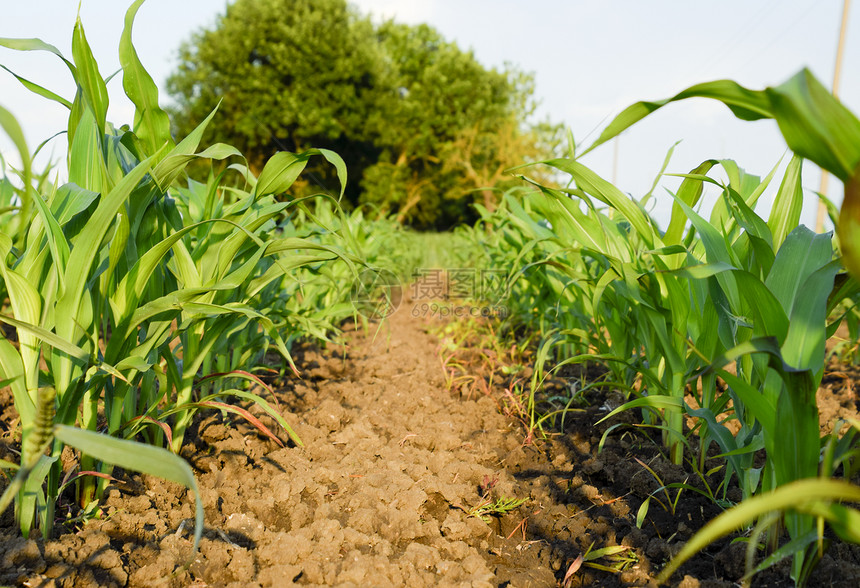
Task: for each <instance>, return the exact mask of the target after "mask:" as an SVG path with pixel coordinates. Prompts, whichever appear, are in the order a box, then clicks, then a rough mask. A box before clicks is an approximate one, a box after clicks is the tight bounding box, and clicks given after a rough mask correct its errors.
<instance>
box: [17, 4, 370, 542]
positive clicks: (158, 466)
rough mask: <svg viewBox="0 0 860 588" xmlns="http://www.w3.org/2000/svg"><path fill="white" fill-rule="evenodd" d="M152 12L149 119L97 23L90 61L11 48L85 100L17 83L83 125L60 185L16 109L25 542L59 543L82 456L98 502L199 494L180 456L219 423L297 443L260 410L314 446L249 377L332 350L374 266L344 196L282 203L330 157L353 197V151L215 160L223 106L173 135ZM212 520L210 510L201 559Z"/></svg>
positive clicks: (80, 55)
mask: <svg viewBox="0 0 860 588" xmlns="http://www.w3.org/2000/svg"><path fill="white" fill-rule="evenodd" d="M142 4H143V0H137V1H136V2H134V3H133V4H132V5H131V7H130V8H129V10H128V12H127V14H126V18H125V24H124V28H123V31H122V36H121V40H120V47H119V56H120V63H121V66H122V69H121V75H122V84H123V88H124V90H125V93H126V95H127V96H128V97H129V99H130V100H131V102H132V103H133V104H134V106H135V115H134V121H133V125H127V126H122V127H119V128H117V127H115V126H114V125H112V124H111V123H110V122H108V120H107V111H108V93H107V87H106V84H107V81H108V79H109V78H107V79H106V78H105V77H104V76H103V74H102V73H101V72H100V71H99V68H98V64H97V63H96V61H95V60H94V58H93V55H92V52H91V50H90V47H89V44H88V43H87V39H86V35H85V33H84V28H83V26H82V24H81V22H80V19H79V20H78V22H77V23H76V25H75V27H74V32H73V37H72V56H71V58H67V57H65V56H63V55H62V53H61V52H60V51H59V50H58V49H56V48H55V47H53V46H51V45H49V44H47V43H44V42H43V41H41V40H38V39H0V46H2V47H5V48H7V49H12V50H18V51H45V52H49V53H52V54H54V55H55V56H56V57H57V58H59V59H60V60H61V61H62V62H63V63H64V65H65V66H66V68H67V69H68V71H69V73H70V75H71V77H72V79H73V80H74V82H75V86H76V93H75V96H74V97H73V98H72V99H67V98H64V97H62V96H60V95H58V94H56V93H54V92H53V91H51V90H49V89H47V88H45V87H42V86H40V85H38V84H36V83H34V82H32V81H30V80H27V79H26V78H24V77H22V76H18V75H16V77H17V79H18V80H19V81H21V83H22V84H24V85H25V86H26V87H27V88H28V89H30V90H32V91H33V92H34V93H35V94H37V95H39V96H40V97H42V98H45V99H48V100H51V101H54V102H56V103H59V104H60V105H62V106H63V107H65V108H67V109H68V111H69V119H68V126H67V128H66V130H65V135H66V139H67V141H68V159H67V161H66V167H67V169H68V181H67V182H66V183H64V184H62V185H59V182H58V181H56V180H52V179H51V178H52V177H58V175H57V174H53V173H41V174H36V173H34V171H33V169H32V164H31V162H32V154H31V153H30V151H29V149H28V147H27V145H26V143H25V141H24V137H23V133H22V132H21V129H20V127H19V125H18V123H17V122H16V120H15V119H14V117H13V116H12V115H11V113H9V112H8V111H6V110H5V109H2V108H0V126H2V128H3V130H4V131H5V132H6V133H7V134H8V135H9V136H10V137H11V139H12V141H13V143H14V144H15V146H16V148H17V152H18V156H19V158H20V160H21V162H22V163H21V165H20V166H19V168H18V169H16V170H15V172H14V174H13V177H7V176H4V177H3V178H0V223H2V227H3V231H2V234H0V278H2V279H0V304H2V309H0V323H3V324H4V331H3V333H4V337H3V338H2V339H0V383H2V385H8V386H10V387H11V390H12V392H13V396H14V402H15V407H16V409H17V411H18V413H19V415H20V426H21V454H20V455H21V459H20V462H19V463H17V464H13V463H8V462H4V463H2V466H3V467H4V469H6V470H8V471H9V472H15V475H14V477H13V478H12V480H11V482H10V484H9V485H8V487H7V488H6V491H5V492H4V493H3V496H2V500H0V510H5V508H6V507H7V506H8V505H9V504H10V503H11V502H12V501H13V500H14V502H15V509H16V510H15V513H16V517H17V521H18V523H19V525H20V529H21V532H22V533H23V534H24V535H25V536H27V535H29V533H30V531H31V530H33V529H36V528H38V529H39V530H40V531H41V533H42V534H43V535H44V536H45V537H50V536H51V535H52V532H53V525H54V520H55V512H54V510H55V505H56V502H57V499H58V496H59V494H60V492H61V491H63V490H64V488H65V484H64V482H63V480H64V472H63V471H62V464H61V461H60V455H61V452H62V451H63V447H64V446H66V445H69V446H72V447H74V448H77V449H78V450H79V451H80V460H79V462H80V464H79V468H80V473H81V474H82V475H80V476H79V477H77V478H75V481H74V485H75V486H76V494H77V498H78V501H79V503H80V505H81V506H84V507H85V506H87V505H92V504H93V501H94V500H96V499H97V498H98V497H99V494H100V490H101V485H102V484H103V483H104V480H105V478H106V477H108V476H109V474H110V472H111V468H112V466H113V465H119V466H121V467H123V468H126V469H130V470H135V471H140V472H144V473H147V474H151V475H156V476H160V477H163V478H167V479H171V480H174V481H177V482H179V483H182V484H184V485H186V486H187V487H189V488H190V489H192V490H195V494H196V485H195V481H194V477H193V475H192V472H191V470H190V468H189V467H188V465H187V464H186V463H185V462H184V460H182V459H180V458H179V456H178V455H177V454H178V453H179V451H180V449H181V447H182V444H183V439H184V437H185V434H186V431H187V429H188V426H189V424H190V422H191V419H192V417H193V415H194V414H195V412H197V411H199V410H201V409H217V410H222V411H229V412H234V413H237V414H238V415H240V416H241V417H244V418H248V419H249V420H251V421H252V422H254V423H255V424H256V426H257V427H258V429H259V430H260V431H261V432H262V433H264V434H266V435H268V436H269V437H271V438H272V439H273V440H275V441H277V442H278V443H282V442H283V441H282V440H281V438H280V437H279V436H278V435H276V434H275V433H274V432H272V431H270V430H269V429H268V428H266V427H265V426H264V425H263V424H262V422H260V421H259V420H257V419H256V418H255V417H254V416H252V414H251V413H250V412H249V411H248V410H247V409H246V408H243V406H242V405H245V406H248V405H253V406H255V407H256V409H257V410H259V411H262V412H264V413H267V414H268V415H270V416H271V417H273V418H274V419H275V420H276V421H277V422H278V423H279V425H280V426H281V427H282V429H283V431H284V432H285V433H286V435H287V436H289V438H291V439H292V441H293V442H294V443H296V444H301V440H300V439H299V438H298V436H296V435H295V433H294V432H293V430H292V429H291V428H290V426H289V423H287V422H286V420H285V419H284V418H283V417H282V416H281V415H280V413H279V412H278V411H277V410H276V408H275V407H273V406H272V405H271V404H269V402H268V401H267V400H266V399H264V398H263V397H262V396H260V395H259V394H257V393H255V392H253V391H251V389H250V388H249V387H248V386H244V385H242V382H243V381H244V382H246V383H247V382H248V381H251V382H259V378H257V377H256V376H254V375H252V374H251V371H252V370H253V368H254V367H255V366H257V365H258V364H259V362H260V361H261V359H262V356H263V354H264V353H265V352H266V351H267V350H268V349H273V350H276V351H277V352H279V354H280V355H281V356H282V358H283V361H284V362H285V365H289V366H292V359H291V357H290V354H289V349H288V345H289V343H290V342H291V341H293V340H295V339H296V338H299V337H303V336H317V337H325V336H326V335H327V334H328V332H330V330H331V329H332V328H333V327H334V326H336V324H337V323H338V321H339V320H340V319H342V318H343V317H345V316H347V315H349V314H351V309H350V308H349V307H347V305H346V304H345V299H346V294H344V293H343V292H339V291H338V290H337V289H332V288H331V287H330V281H331V280H335V281H337V280H341V281H343V278H344V276H347V275H349V274H350V273H355V269H356V268H355V264H356V263H363V262H362V261H361V260H360V259H359V258H358V257H357V256H356V255H355V252H356V251H358V250H359V246H358V244H357V242H356V240H355V237H354V235H353V234H352V230H353V229H354V228H355V224H356V223H355V222H354V221H353V222H352V225H351V224H350V219H349V218H348V217H346V215H344V214H343V213H342V212H341V211H340V208H339V206H338V204H337V199H334V200H335V201H334V203H329V204H326V205H325V206H322V207H318V208H319V209H320V210H322V213H321V215H322V216H323V217H324V218H316V217H315V213H314V212H313V208H315V207H313V206H312V205H311V204H312V203H311V202H309V201H307V200H291V199H289V198H283V197H282V195H283V194H284V193H285V192H286V191H287V190H288V189H289V187H290V186H291V184H292V183H293V182H294V181H295V180H296V178H297V177H298V176H299V174H300V173H301V172H302V170H303V169H304V167H305V165H306V162H307V161H308V159H309V158H311V157H323V158H325V159H326V160H328V161H329V162H330V163H331V164H332V165H333V166H335V168H336V170H337V175H338V178H339V180H340V182H341V194H342V191H343V184H344V182H345V181H346V170H345V167H344V164H343V162H342V160H341V159H340V158H339V157H338V156H337V155H335V154H334V153H332V152H329V151H324V150H310V151H307V152H304V153H299V154H293V153H278V154H276V155H274V156H273V157H272V158H271V159H269V160H268V162H267V163H266V164H265V165H264V166H263V167H262V170H261V171H260V172H259V175H255V174H254V173H252V171H251V170H250V169H249V168H248V166H247V164H246V162H245V160H244V158H243V157H242V156H241V154H240V153H239V152H238V151H237V150H236V149H235V148H233V147H231V146H229V145H225V144H215V145H212V146H210V147H208V148H206V149H203V150H199V141H200V137H201V135H202V133H203V131H204V129H205V127H206V126H207V124H208V123H209V121H210V120H211V119H212V118H213V117H214V116H217V112H213V113H211V114H210V116H209V117H207V118H206V120H204V121H202V122H201V124H200V125H199V126H198V127H197V129H195V130H194V131H193V132H192V133H191V134H190V135H188V136H187V137H184V138H182V139H181V140H178V141H175V140H174V139H173V138H172V137H171V134H170V123H169V120H168V117H167V114H166V113H165V112H164V111H163V110H162V109H161V108H160V107H159V104H158V89H157V87H156V85H155V84H154V82H153V80H152V78H151V77H150V76H149V74H148V73H147V72H146V70H145V69H144V67H143V66H142V64H141V63H140V61H139V59H138V56H137V53H136V51H135V49H134V47H133V45H132V41H131V38H132V25H133V21H134V18H135V15H136V13H137V11H138V10H139V8H140V7H141V5H142ZM118 73H120V72H118ZM110 77H113V76H110ZM192 161H211V162H212V165H211V168H212V172H211V174H210V175H209V177H208V178H207V180H206V181H205V182H196V181H193V180H191V179H188V178H187V176H186V174H185V173H184V171H185V168H186V166H187V165H188V164H189V163H190V162H192ZM4 167H5V166H4ZM319 199H321V200H327V199H331V197H330V196H325V195H323V196H320V197H319ZM308 217H315V218H314V219H313V222H311V221H309V220H308ZM327 281H329V283H327ZM338 296H339V297H338ZM292 367H293V369H295V368H294V366H292ZM230 399H232V402H228V400H230ZM237 403H238V404H237ZM141 439H143V440H146V441H148V442H149V444H143V443H141V442H140V440H141ZM165 447H166V449H165ZM66 474H68V472H67V473H66ZM202 515H203V511H202V507H201V503H200V500H199V497H197V515H196V532H195V546H196V544H197V541H198V540H199V538H200V533H201V532H202Z"/></svg>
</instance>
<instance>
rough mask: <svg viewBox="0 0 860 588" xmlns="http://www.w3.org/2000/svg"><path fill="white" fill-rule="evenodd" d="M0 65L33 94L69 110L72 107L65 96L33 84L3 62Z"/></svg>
mask: <svg viewBox="0 0 860 588" xmlns="http://www.w3.org/2000/svg"><path fill="white" fill-rule="evenodd" d="M0 67H2V68H3V69H5V70H6V71H8V72H9V73H10V74H12V75H13V76H15V79H16V80H18V81H19V82H21V85H22V86H24V87H25V88H27V89H28V90H30V91H31V92H33V93H34V94H37V95H39V96H41V97H42V98H47V99H48V100H51V101H53V102H56V103H58V104H62V105H63V106H65V107H66V108H68V109H69V110H71V109H72V103H71V102H69V101H68V100H66V99H65V98H63V97H62V96H60V95H58V94H55V93H54V92H51V91H50V90H48V89H47V88H43V87H42V86H40V85H39V84H35V83H33V82H31V81H30V80H28V79H26V78H23V77H21V76H19V75H18V74H16V73H15V72H14V71H12V70H11V69H9V68H8V67H6V66H5V65H3V64H0Z"/></svg>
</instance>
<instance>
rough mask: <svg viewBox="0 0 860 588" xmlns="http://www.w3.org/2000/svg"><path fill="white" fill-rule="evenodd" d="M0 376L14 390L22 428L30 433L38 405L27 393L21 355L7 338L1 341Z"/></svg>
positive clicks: (13, 395)
mask: <svg viewBox="0 0 860 588" xmlns="http://www.w3.org/2000/svg"><path fill="white" fill-rule="evenodd" d="M0 376H2V378H3V381H4V382H6V383H7V384H6V385H8V386H9V387H10V388H11V389H12V397H13V398H14V400H15V409H16V410H17V411H18V415H19V416H20V417H21V426H22V427H23V429H24V431H28V430H29V429H30V428H31V427H32V426H33V421H34V419H35V417H36V405H35V403H34V399H33V398H32V397H31V396H30V394H29V393H28V392H27V386H26V383H25V376H24V364H23V362H22V361H21V355H20V354H19V353H18V350H17V349H15V347H14V346H13V345H12V344H11V343H10V342H9V341H7V340H6V339H5V338H2V339H0Z"/></svg>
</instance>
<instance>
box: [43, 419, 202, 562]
mask: <svg viewBox="0 0 860 588" xmlns="http://www.w3.org/2000/svg"><path fill="white" fill-rule="evenodd" d="M54 436H55V437H56V438H57V439H58V440H59V441H61V442H63V443H65V444H66V445H69V446H71V447H74V448H76V449H78V450H80V451H81V452H83V453H85V454H87V455H90V456H92V457H94V458H96V459H99V460H101V461H103V462H106V463H110V464H113V465H117V466H120V467H121V468H124V469H127V470H131V471H134V472H141V473H143V474H148V475H150V476H156V477H159V478H163V479H165V480H170V481H172V482H176V483H177V484H182V485H183V486H185V487H186V488H188V489H189V490H191V491H192V492H194V500H195V505H196V508H195V527H194V547H193V551H194V552H195V553H196V551H197V546H198V545H199V543H200V537H201V536H202V534H203V503H202V502H201V500H200V491H199V490H198V489H197V481H196V480H195V479H194V474H193V473H192V471H191V468H190V467H189V466H188V463H186V462H185V460H184V459H182V458H181V457H179V456H178V455H174V454H172V453H170V452H169V451H167V450H166V449H162V448H160V447H153V446H151V445H144V444H142V443H136V442H133V441H126V440H125V439H117V438H115V437H108V436H107V435H102V434H99V433H95V432H93V431H86V430H83V429H77V428H75V427H68V426H65V425H56V426H55V427H54Z"/></svg>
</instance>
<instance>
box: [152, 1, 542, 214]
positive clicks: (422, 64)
mask: <svg viewBox="0 0 860 588" xmlns="http://www.w3.org/2000/svg"><path fill="white" fill-rule="evenodd" d="M533 89H534V86H533V82H532V78H531V77H530V76H529V75H526V74H523V73H521V72H519V71H516V70H513V69H507V70H505V71H498V70H496V69H488V68H486V67H484V66H483V65H481V64H480V63H479V62H478V61H477V60H476V59H475V57H474V55H473V54H472V53H471V52H466V51H462V50H461V49H460V48H459V47H457V45H456V44H455V43H452V42H448V41H446V40H445V39H444V38H443V37H442V36H441V35H440V34H439V33H438V32H437V31H436V30H435V29H433V28H432V27H430V26H427V25H417V26H410V25H404V24H398V23H395V22H393V21H387V22H383V23H381V24H379V25H374V24H373V23H371V22H370V20H369V19H367V18H366V17H363V16H361V15H360V14H359V13H358V12H357V11H356V10H355V9H354V8H352V7H351V6H349V5H348V4H347V3H346V2H345V0H236V1H235V2H234V3H232V4H230V5H229V6H228V7H227V10H226V13H225V14H223V15H221V16H220V17H219V19H218V20H217V22H216V24H215V26H214V28H212V29H209V30H202V31H199V32H198V33H196V34H195V35H194V36H193V37H192V38H191V39H190V40H189V41H187V42H186V43H184V44H183V45H182V47H181V48H180V64H179V67H178V70H177V71H176V72H175V73H174V74H173V75H172V76H171V77H170V79H169V80H168V90H169V92H170V93H171V95H172V96H173V98H174V100H175V101H176V106H175V107H174V108H173V111H172V114H173V121H174V125H175V127H176V128H177V132H178V133H180V134H184V133H187V132H189V131H190V130H191V129H192V128H193V127H194V125H195V124H196V123H197V122H199V121H200V120H202V119H203V118H204V117H206V116H207V115H208V114H209V113H210V112H211V111H212V110H213V109H214V108H215V107H216V106H218V105H219V104H220V106H219V113H218V114H217V115H216V117H215V119H214V120H213V121H212V124H211V125H210V127H209V130H208V133H209V136H208V139H209V140H214V139H216V138H217V140H219V141H224V142H227V143H230V144H232V145H235V146H236V147H238V148H239V149H240V150H241V151H243V152H244V153H246V154H248V157H249V162H250V164H251V166H252V167H255V166H257V165H259V164H260V162H262V161H265V160H266V159H267V158H268V157H269V156H270V155H272V154H273V153H274V152H276V151H279V150H288V151H299V150H303V149H307V148H309V147H324V148H328V149H333V150H335V151H337V152H338V154H340V155H341V156H342V157H343V158H344V160H345V161H346V163H347V167H348V169H349V173H350V184H349V186H348V188H347V198H348V200H349V202H350V203H352V204H361V203H372V204H374V205H376V206H378V207H379V208H380V209H381V210H383V211H385V212H390V213H396V214H397V215H398V217H399V218H400V219H401V220H403V221H405V222H408V223H410V224H413V225H415V226H418V227H422V228H428V227H435V228H443V227H448V226H451V225H452V224H455V223H458V222H463V221H467V220H471V215H472V212H471V207H470V205H471V203H472V202H475V201H478V202H481V203H482V204H484V205H486V206H489V207H490V208H492V206H493V204H494V202H495V199H496V198H497V196H496V192H494V191H493V190H489V189H488V188H504V187H506V186H507V185H509V184H510V183H511V178H510V177H507V176H504V175H503V173H502V172H503V170H504V169H506V168H508V167H510V166H513V165H517V164H519V163H522V162H523V161H525V160H526V159H537V158H541V157H546V156H549V155H550V153H547V146H550V148H551V147H552V145H553V144H554V140H555V136H556V135H557V131H558V129H557V128H556V127H554V126H552V125H535V126H528V125H527V124H526V122H527V119H528V117H529V115H530V113H531V110H532V108H533V102H532V95H533ZM327 173H330V172H329V171H327V170H326V169H325V168H320V169H319V170H316V171H315V174H313V175H312V176H311V177H312V178H313V181H315V182H317V183H321V184H323V185H326V184H327V182H329V181H330V180H331V178H328V177H327V176H326V175H325V174H327Z"/></svg>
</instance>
